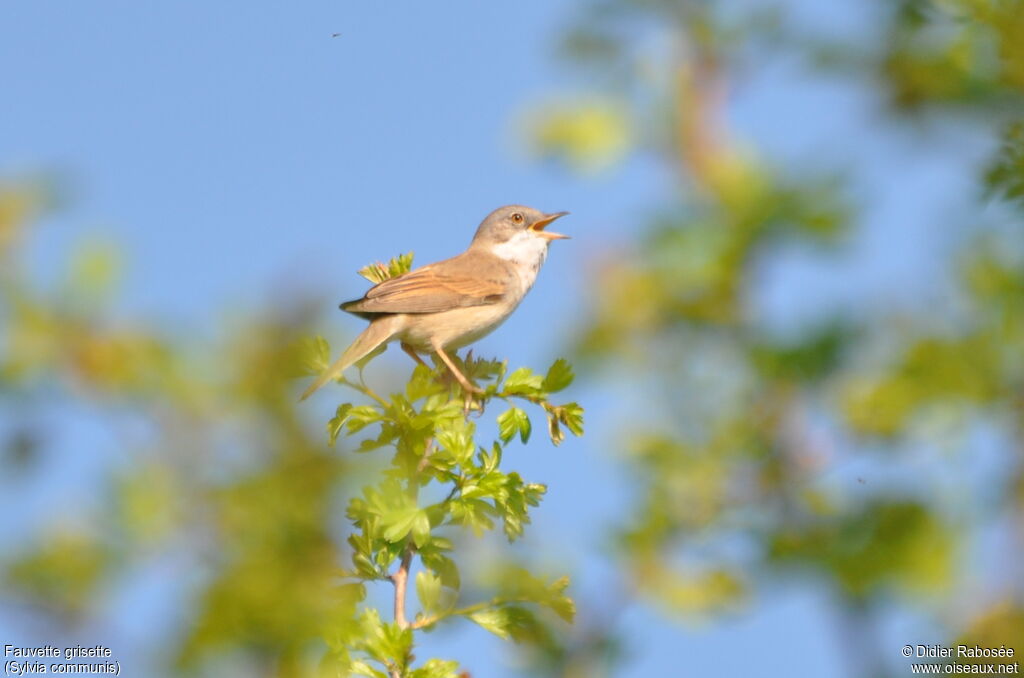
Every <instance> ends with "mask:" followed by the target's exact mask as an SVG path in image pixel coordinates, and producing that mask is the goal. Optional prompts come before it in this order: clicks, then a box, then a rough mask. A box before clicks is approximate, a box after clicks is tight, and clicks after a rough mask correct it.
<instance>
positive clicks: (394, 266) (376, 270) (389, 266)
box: [358, 252, 413, 284]
mask: <svg viewBox="0 0 1024 678" xmlns="http://www.w3.org/2000/svg"><path fill="white" fill-rule="evenodd" d="M412 255H413V253H412V252H407V253H405V254H400V255H398V256H397V257H392V258H391V260H390V261H388V263H386V264H383V263H381V262H379V261H378V262H376V263H373V264H369V265H368V266H364V267H363V268H361V269H359V271H358V273H359V275H361V276H363V277H364V278H366V279H367V280H369V281H370V282H372V283H376V284H380V283H382V282H384V281H385V280H390V279H391V278H397V277H398V276H400V275H402V274H403V273H408V272H409V270H410V269H411V268H412Z"/></svg>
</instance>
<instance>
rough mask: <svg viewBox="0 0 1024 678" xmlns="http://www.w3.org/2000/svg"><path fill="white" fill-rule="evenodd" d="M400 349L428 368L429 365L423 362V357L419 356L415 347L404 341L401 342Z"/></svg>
mask: <svg viewBox="0 0 1024 678" xmlns="http://www.w3.org/2000/svg"><path fill="white" fill-rule="evenodd" d="M402 350H403V351H405V352H406V353H408V354H409V357H410V358H412V359H413V360H415V361H416V362H418V363H419V364H420V365H423V366H424V367H426V368H427V369H428V370H429V369H430V365H428V364H426V363H425V362H423V358H421V357H420V354H419V353H417V352H416V349H414V348H413V347H412V346H410V345H409V344H407V343H405V342H404V341H403V342H402Z"/></svg>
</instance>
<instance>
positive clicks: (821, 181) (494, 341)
mask: <svg viewBox="0 0 1024 678" xmlns="http://www.w3.org/2000/svg"><path fill="white" fill-rule="evenodd" d="M1021 35H1024V5H1022V4H1021V3H1020V2H1018V1H1016V0H870V1H869V0H834V1H832V2H827V3H823V2H814V1H812V0H775V1H772V0H732V1H725V0H721V1H713V2H712V1H698V0H674V1H670V0H574V1H570V0H557V1H554V0H552V1H549V2H544V3H529V4H526V3H524V4H521V5H516V6H514V7H513V6H512V5H509V6H507V7H503V6H498V5H497V3H474V2H468V1H465V0H460V1H457V2H447V3H441V4H439V3H412V2H402V3H390V4H388V5H387V6H383V5H372V4H364V5H356V4H352V3H337V2H307V3H299V4H292V5H284V4H281V5H278V6H271V5H266V4H264V5H260V4H253V3H241V2H220V3H202V4H201V3H146V4H139V3H131V2H120V1H115V0H109V1H103V2H92V3H84V2H79V3H55V2H31V3H29V2H21V3H15V2H9V3H4V4H3V6H2V7H0V36H2V39H0V73H2V83H3V88H2V91H3V103H2V105H0V122H2V125H0V448H2V462H0V463H2V468H3V473H2V476H0V507H2V510H0V526H2V530H3V535H4V540H3V548H2V550H0V583H2V586H0V642H2V643H12V644H16V645H36V644H47V643H49V644H55V645H70V644H75V643H81V644H84V645H95V644H97V643H100V644H104V645H107V646H109V647H110V648H111V649H112V651H113V654H114V657H115V658H117V659H119V660H120V661H121V662H122V665H123V667H124V668H123V671H124V675H129V676H179V675H201V676H306V675H316V667H317V665H318V659H319V657H320V656H322V654H323V650H324V645H323V641H322V640H320V638H321V635H322V628H323V622H324V615H325V609H326V608H325V606H326V605H327V601H329V600H330V592H331V589H332V586H334V585H335V578H334V575H335V571H336V570H335V568H336V567H337V563H338V562H339V561H341V560H343V558H344V548H343V544H344V538H345V536H346V523H345V520H344V502H345V497H347V496H348V495H349V494H350V493H351V492H352V491H353V490H355V489H358V487H359V486H360V484H361V482H362V481H361V479H365V478H367V477H368V474H372V473H373V471H374V469H373V467H372V464H370V463H369V462H367V461H366V460H364V459H363V458H355V457H354V455H352V454H351V453H350V451H349V450H348V449H346V447H345V445H343V444H340V445H339V446H338V447H337V448H330V447H328V446H327V445H326V435H325V432H324V429H323V424H324V422H325V421H326V419H327V418H328V417H329V416H330V413H331V412H332V411H333V407H334V405H335V404H336V403H337V402H338V400H340V398H341V397H342V396H341V395H339V392H338V389H333V390H332V389H325V390H324V392H322V393H320V394H318V396H317V398H315V399H314V400H313V401H311V402H310V403H307V404H304V405H303V406H301V407H300V406H297V405H296V403H295V396H296V394H297V393H298V392H299V390H301V389H300V385H299V382H298V381H295V380H294V379H292V378H291V377H292V376H293V374H292V369H291V365H290V362H289V358H288V356H289V353H288V347H289V346H291V345H293V343H294V341H295V340H296V339H298V338H301V337H303V336H308V335H309V334H311V333H313V332H319V333H321V334H323V335H324V336H326V337H328V338H329V339H331V342H332V345H333V346H334V347H335V348H336V349H338V348H340V347H341V346H342V345H343V344H344V343H345V342H346V341H347V340H348V339H350V338H351V337H352V336H354V334H355V333H356V332H357V331H359V329H361V323H360V321H358V320H356V319H353V318H349V317H342V316H343V314H341V313H340V312H338V311H336V310H335V309H336V303H337V302H338V301H341V300H343V299H348V298H354V297H357V296H359V295H360V294H361V293H362V291H363V290H364V289H365V283H364V281H362V280H361V279H360V278H358V277H357V276H355V274H354V271H355V270H356V269H358V268H360V267H361V266H363V265H365V264H366V263H368V262H370V261H374V260H380V259H387V258H388V257H390V256H393V255H395V254H398V253H400V252H405V251H408V250H414V251H415V253H416V261H417V262H418V263H426V262H429V261H433V260H436V259H440V258H443V257H446V256H450V255H451V254H453V253H455V252H458V251H460V250H461V249H462V248H464V247H465V245H466V244H467V242H468V240H469V238H470V236H471V234H472V232H473V229H474V228H475V226H476V224H477V223H478V221H479V220H480V219H481V218H482V217H483V216H484V215H485V214H486V213H487V212H489V211H490V210H491V209H493V208H494V207H496V206H498V205H501V204H506V203H510V202H519V203H526V204H530V205H533V206H536V207H538V208H540V209H544V210H570V211H571V212H572V216H571V217H569V218H566V219H565V220H564V221H563V222H560V223H561V225H562V226H561V228H560V230H562V231H565V232H568V233H571V234H572V235H573V238H574V239H573V240H571V241H566V242H559V243H556V244H555V245H554V246H553V247H552V251H551V256H550V257H549V260H548V263H547V264H546V265H545V269H544V272H543V274H542V275H541V277H540V280H539V282H538V284H537V286H536V288H535V289H534V291H533V292H532V293H531V295H530V296H529V298H528V299H527V300H526V302H525V303H524V304H523V305H522V306H521V307H520V309H519V311H517V313H516V315H515V316H514V317H513V318H512V319H510V320H509V321H508V322H507V323H506V324H505V325H504V326H503V327H502V328H501V329H500V330H499V331H498V332H496V333H495V334H493V335H492V336H490V337H488V338H486V339H485V340H483V341H481V342H480V343H479V344H478V346H477V348H476V350H477V352H478V353H482V354H484V355H494V356H497V357H500V358H503V359H504V358H507V359H508V360H509V361H510V363H511V364H512V365H513V366H515V365H532V366H534V367H535V368H537V369H538V370H539V369H542V368H544V367H546V366H547V365H548V364H550V362H551V360H553V359H554V358H555V357H558V356H565V357H567V358H568V359H569V360H570V361H571V362H573V363H574V364H575V365H576V367H577V371H578V372H579V374H580V378H579V379H578V380H577V382H576V384H575V385H574V386H573V387H572V390H571V392H570V393H571V396H572V397H573V398H574V399H576V400H578V401H579V402H581V403H582V404H583V405H584V406H585V407H586V408H587V423H588V426H587V434H586V436H585V437H583V438H582V439H573V440H570V441H567V442H566V443H565V444H564V445H563V446H561V447H559V448H557V449H555V448H552V447H550V446H549V445H548V444H547V442H546V441H545V440H543V439H542V438H540V437H536V438H535V439H534V440H533V441H531V443H530V444H529V445H527V446H525V447H522V448H520V449H518V450H517V452H516V456H515V458H514V459H506V464H507V465H509V466H510V468H514V469H516V470H519V471H520V472H521V473H522V474H523V476H524V477H525V478H527V479H528V480H531V481H534V482H544V483H547V484H548V486H549V493H548V496H547V497H546V498H545V501H544V502H543V503H542V505H541V507H540V508H539V509H537V510H535V511H534V514H533V515H534V523H533V525H532V526H531V527H530V528H529V529H528V531H527V536H526V538H525V539H524V540H523V542H522V543H521V544H517V545H516V546H515V548H513V547H511V546H509V545H507V544H505V543H503V542H501V541H500V540H484V541H477V540H474V539H473V538H471V537H467V538H466V539H465V540H463V541H461V542H460V544H459V549H460V552H461V553H462V555H461V557H460V558H461V560H460V562H461V563H464V564H465V566H464V568H463V570H464V573H476V574H475V576H477V577H479V578H480V579H481V580H485V579H486V577H487V573H488V568H489V567H491V565H489V563H490V564H493V563H495V562H500V561H503V560H512V559H517V560H526V561H529V562H531V563H533V564H535V565H536V566H538V567H541V568H544V569H547V570H550V571H551V572H553V573H559V574H560V573H568V574H571V576H572V577H573V585H572V588H571V589H570V593H571V594H572V595H573V596H574V597H575V599H576V601H577V605H578V608H579V613H578V617H577V622H576V624H575V626H573V627H559V628H558V629H557V633H556V635H555V636H554V637H553V638H552V639H551V641H550V643H547V644H545V645H543V646H541V647H536V646H518V647H517V646H513V645H511V644H506V643H504V642H502V641H501V640H499V639H497V638H495V637H493V636H490V635H489V634H488V633H486V632H485V631H484V630H482V629H480V628H478V627H476V626H473V625H471V624H468V623H466V624H461V625H460V624H453V625H452V626H451V627H446V628H442V629H439V630H437V631H436V632H434V633H432V634H429V635H426V636H424V637H423V638H422V642H421V644H420V645H419V646H418V649H417V655H418V656H419V657H421V658H427V657H431V656H440V657H446V658H454V659H458V660H459V661H460V662H461V663H462V665H463V667H464V668H465V669H466V670H468V671H469V672H470V673H471V674H472V676H474V677H475V678H490V677H501V678H504V677H506V676H518V675H531V676H541V675H547V676H588V677H590V676H602V675H603V676H650V675H673V676H675V675H679V676H687V675H692V676H704V675H723V676H724V675H729V676H732V675H747V674H752V675H761V676H793V675H814V676H821V677H824V678H828V677H831V676H835V677H848V676H899V675H907V674H909V662H908V660H906V659H905V658H903V657H902V656H901V655H900V649H901V648H902V647H903V646H904V645H906V644H919V643H920V644H934V643H938V644H948V643H953V642H959V641H963V642H969V643H972V644H975V643H976V644H980V645H994V646H999V645H1000V644H1005V645H1007V646H1008V647H1014V648H1015V649H1016V650H1017V651H1018V652H1022V651H1024V604H1022V595H1024V590H1022V584H1024V577H1022V572H1021V562H1022V561H1024V532H1022V529H1024V527H1022V510H1024V505H1022V502H1024V466H1022V459H1021V453H1022V441H1024V429H1022V423H1024V422H1022V413H1024V237H1022V236H1024V228H1022V226H1024V221H1022V213H1021V203H1020V200H1021V198H1022V197H1024V126H1022V125H1024V97H1022V94H1024V41H1022V40H1021V39H1020V36H1021ZM410 368H411V363H409V361H408V360H407V358H406V357H405V356H403V355H401V354H400V353H399V352H398V351H390V352H389V353H387V354H385V355H384V356H383V357H381V358H378V359H377V360H376V361H375V362H374V363H373V364H372V365H371V366H370V368H369V369H368V370H367V375H368V378H369V379H371V380H373V381H375V382H377V383H379V384H381V385H382V386H381V388H388V387H397V386H398V385H399V384H401V382H402V381H403V380H404V379H405V378H407V376H408V373H409V371H410ZM484 430H486V429H484ZM464 576H467V575H466V574H464ZM371 602H372V598H371Z"/></svg>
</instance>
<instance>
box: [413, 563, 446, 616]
mask: <svg viewBox="0 0 1024 678" xmlns="http://www.w3.org/2000/svg"><path fill="white" fill-rule="evenodd" d="M416 595H417V596H418V597H419V599H420V605H421V606H422V607H423V612H424V613H425V614H428V615H430V614H433V613H434V612H436V611H437V610H438V604H439V603H440V602H441V578H440V577H439V576H437V575H436V574H434V573H433V572H430V571H429V570H421V571H419V572H418V573H417V574H416Z"/></svg>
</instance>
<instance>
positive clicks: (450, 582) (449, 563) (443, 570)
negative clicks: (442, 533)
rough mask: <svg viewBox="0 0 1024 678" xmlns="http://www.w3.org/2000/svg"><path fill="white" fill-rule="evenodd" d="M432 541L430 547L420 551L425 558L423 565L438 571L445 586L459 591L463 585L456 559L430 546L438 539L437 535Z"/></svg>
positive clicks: (421, 556) (423, 558) (422, 557)
mask: <svg viewBox="0 0 1024 678" xmlns="http://www.w3.org/2000/svg"><path fill="white" fill-rule="evenodd" d="M430 541H431V543H430V544H428V547H427V548H425V549H423V550H421V551H420V558H421V559H422V560H423V565H424V566H425V567H429V568H430V569H431V570H433V571H434V572H436V573H437V575H438V576H439V577H440V578H441V584H442V585H443V586H446V587H447V588H450V589H452V590H454V591H458V590H459V588H460V587H461V585H462V581H461V577H460V576H459V568H458V566H457V565H456V564H455V561H454V560H452V559H451V558H449V557H448V556H446V555H444V554H442V553H439V552H437V551H435V550H433V549H431V548H430V547H431V546H432V545H433V542H435V541H437V537H434V538H433V539H431V540H430Z"/></svg>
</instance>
